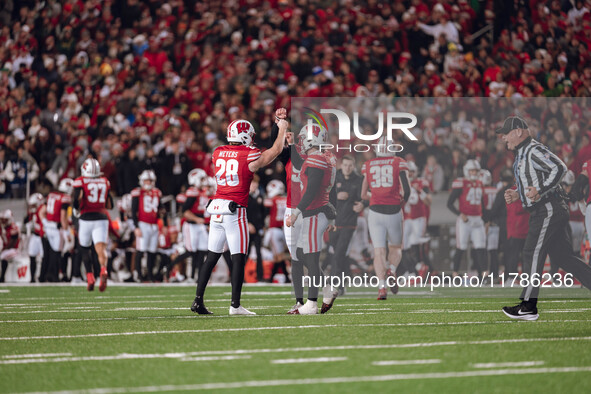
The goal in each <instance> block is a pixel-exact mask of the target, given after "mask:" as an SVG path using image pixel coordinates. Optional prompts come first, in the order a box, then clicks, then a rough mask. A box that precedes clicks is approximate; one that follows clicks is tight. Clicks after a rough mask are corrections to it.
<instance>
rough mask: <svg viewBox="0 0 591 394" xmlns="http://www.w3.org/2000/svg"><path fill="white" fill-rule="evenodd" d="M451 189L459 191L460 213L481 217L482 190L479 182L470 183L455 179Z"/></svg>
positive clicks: (465, 180)
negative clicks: (460, 191) (460, 192)
mask: <svg viewBox="0 0 591 394" xmlns="http://www.w3.org/2000/svg"><path fill="white" fill-rule="evenodd" d="M451 188H452V189H461V190H462V194H461V195H460V207H459V208H460V213H463V214H464V215H467V216H482V198H483V194H484V188H483V187H482V182H480V180H478V179H477V180H475V181H471V180H469V179H466V178H458V179H456V180H455V181H454V182H453V183H452V185H451Z"/></svg>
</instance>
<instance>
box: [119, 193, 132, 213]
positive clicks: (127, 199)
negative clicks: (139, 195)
mask: <svg viewBox="0 0 591 394" xmlns="http://www.w3.org/2000/svg"><path fill="white" fill-rule="evenodd" d="M117 205H118V206H119V211H121V212H131V194H129V193H127V194H124V195H123V197H121V199H119V201H118V202H117Z"/></svg>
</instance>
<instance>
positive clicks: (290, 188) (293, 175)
mask: <svg viewBox="0 0 591 394" xmlns="http://www.w3.org/2000/svg"><path fill="white" fill-rule="evenodd" d="M285 173H286V178H287V182H286V183H287V203H286V204H287V208H295V207H297V206H298V204H299V203H300V200H301V198H302V184H301V180H300V170H297V169H295V168H293V163H292V162H291V159H290V160H289V161H288V162H287V165H286V166H285Z"/></svg>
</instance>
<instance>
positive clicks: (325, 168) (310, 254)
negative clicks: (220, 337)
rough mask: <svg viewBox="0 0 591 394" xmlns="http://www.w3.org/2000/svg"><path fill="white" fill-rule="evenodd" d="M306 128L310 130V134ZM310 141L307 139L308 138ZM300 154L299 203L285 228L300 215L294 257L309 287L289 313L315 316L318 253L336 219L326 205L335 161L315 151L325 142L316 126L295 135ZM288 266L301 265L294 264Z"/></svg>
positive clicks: (325, 306) (323, 133) (329, 301)
mask: <svg viewBox="0 0 591 394" xmlns="http://www.w3.org/2000/svg"><path fill="white" fill-rule="evenodd" d="M310 128H312V130H311V132H310ZM310 136H311V137H312V138H311V139H309V138H308V137H310ZM299 137H300V141H301V144H302V152H303V153H304V154H305V155H306V158H305V160H304V164H302V168H301V171H300V182H301V188H302V192H301V199H300V202H299V203H298V205H297V207H296V208H295V209H294V210H292V212H291V216H290V217H289V218H288V219H287V221H286V225H287V226H291V225H292V224H295V223H296V221H297V219H298V217H299V215H300V214H301V215H302V229H301V231H302V233H301V236H300V237H299V240H298V245H297V249H296V254H298V253H301V254H302V256H303V258H304V261H303V263H304V264H305V265H306V266H307V267H308V273H309V276H310V278H311V280H312V283H309V284H308V300H307V301H306V303H305V304H304V305H302V306H301V307H299V308H296V309H295V310H294V311H290V314H295V315H315V314H317V313H318V289H319V288H318V287H317V286H318V285H319V284H320V283H321V280H322V277H321V272H320V251H321V249H322V238H323V235H324V232H325V231H332V230H334V229H335V227H334V218H335V215H336V212H335V208H334V205H333V204H331V203H330V201H329V196H330V191H331V190H332V187H333V185H334V180H335V176H336V158H335V157H334V155H332V154H331V153H329V152H324V153H323V152H321V151H320V150H319V147H320V145H321V144H324V143H326V141H327V138H328V136H327V131H326V130H325V129H323V128H322V127H320V126H318V125H306V126H304V127H303V128H302V130H301V131H300V134H299ZM292 264H301V262H300V261H298V262H297V263H296V262H295V261H293V262H292ZM335 297H336V295H334V296H332V297H329V299H326V297H325V300H324V301H325V302H323V305H322V310H321V313H326V312H327V311H328V310H329V309H330V308H331V307H332V303H333V302H334V298H335Z"/></svg>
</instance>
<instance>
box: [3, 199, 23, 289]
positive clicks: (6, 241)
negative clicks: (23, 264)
mask: <svg viewBox="0 0 591 394" xmlns="http://www.w3.org/2000/svg"><path fill="white" fill-rule="evenodd" d="M0 232H1V235H2V252H0V261H1V262H2V273H1V274H0V283H2V282H4V276H5V275H6V269H7V268H8V263H9V262H10V261H12V259H14V258H15V257H16V255H17V254H18V245H19V242H20V232H19V228H18V226H17V224H16V223H15V222H14V217H13V216H12V211H11V210H10V209H6V210H4V211H2V212H1V213H0Z"/></svg>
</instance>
